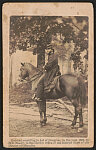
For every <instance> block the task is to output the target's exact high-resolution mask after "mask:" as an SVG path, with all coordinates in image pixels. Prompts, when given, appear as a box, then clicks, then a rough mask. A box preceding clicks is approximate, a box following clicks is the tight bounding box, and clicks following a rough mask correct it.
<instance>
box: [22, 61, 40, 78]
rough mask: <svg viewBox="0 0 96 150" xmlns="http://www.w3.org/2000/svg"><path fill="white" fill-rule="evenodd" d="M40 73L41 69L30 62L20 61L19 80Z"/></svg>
mask: <svg viewBox="0 0 96 150" xmlns="http://www.w3.org/2000/svg"><path fill="white" fill-rule="evenodd" d="M37 73H38V74H42V70H40V69H38V68H36V67H34V66H33V65H32V64H30V63H21V68H20V75H19V76H20V78H21V80H24V79H26V80H27V79H29V80H30V79H31V78H32V77H33V76H34V75H35V74H37Z"/></svg>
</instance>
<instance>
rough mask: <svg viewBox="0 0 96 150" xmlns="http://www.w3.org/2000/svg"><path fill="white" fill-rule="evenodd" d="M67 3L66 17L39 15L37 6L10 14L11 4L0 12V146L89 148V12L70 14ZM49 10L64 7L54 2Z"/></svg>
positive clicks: (90, 36) (91, 56)
mask: <svg viewBox="0 0 96 150" xmlns="http://www.w3.org/2000/svg"><path fill="white" fill-rule="evenodd" d="M69 4H70V8H71V10H70V13H67V15H64V13H56V14H53V13H52V14H50V15H49V14H48V13H45V14H42V13H44V10H43V9H41V10H40V11H41V12H42V13H40V14H39V12H38V10H37V8H38V9H39V6H40V8H43V6H42V5H44V6H45V4H44V3H43V4H37V8H36V10H35V12H34V11H33V12H32V13H29V15H28V13H26V11H25V12H24V10H25V9H26V8H27V10H28V7H27V6H26V5H24V4H23V3H21V4H17V5H16V7H15V9H14V10H15V11H14V10H11V8H12V6H13V5H14V4H12V3H7V4H5V5H4V7H3V10H5V8H7V9H6V13H5V14H3V22H4V24H3V27H4V28H3V33H4V34H3V45H4V43H5V44H6V43H7V45H4V49H3V58H4V60H3V71H4V74H3V76H4V77H3V79H5V80H3V84H4V86H3V87H4V90H3V91H5V90H7V91H6V94H4V95H6V96H4V97H5V99H4V98H3V105H4V112H3V113H4V127H3V128H4V132H3V136H4V137H5V138H6V135H5V133H6V131H7V138H8V139H6V140H5V138H4V140H5V141H3V142H4V143H5V144H4V145H5V147H6V146H7V147H9V148H17V147H72V146H73V147H83V146H84V147H88V146H89V147H91V146H92V145H93V143H94V141H93V140H94V135H93V133H94V130H93V129H94V122H93V120H94V114H93V112H94V103H93V101H94V98H93V68H94V66H93V49H92V48H93V30H92V29H93V28H92V29H90V28H91V27H90V16H91V17H93V16H92V15H93V14H92V13H90V14H88V15H86V13H85V15H84V14H83V15H82V12H83V10H82V9H84V6H85V5H83V4H82V5H80V6H81V7H82V6H83V7H82V8H81V10H82V11H81V10H79V11H80V12H79V11H78V12H77V14H76V12H75V13H71V12H74V11H73V10H75V9H76V8H77V7H79V5H78V4H77V5H74V4H72V5H71V3H69ZM27 5H28V4H27ZM34 5H35V4H31V7H32V8H33V7H34ZM50 5H51V6H52V7H51V9H52V8H53V4H48V5H47V6H48V7H46V8H47V11H51V10H48V8H49V6H50ZM21 6H22V7H21ZM28 6H29V5H28ZM88 6H91V5H88ZM31 7H30V10H31ZM54 7H56V9H57V10H58V12H59V11H60V9H63V8H65V4H63V6H62V4H60V6H59V3H54ZM67 7H69V5H68V4H67ZM20 8H21V12H22V13H21V12H20V11H19V10H20ZM89 8H90V10H91V9H92V7H89ZM9 9H10V11H9V12H11V13H9V15H8V16H7V10H9ZM53 9H55V8H53ZM16 10H18V11H17V12H18V13H16ZM36 11H37V12H36ZM64 11H66V9H65V10H64ZM76 11H77V9H76ZM12 12H13V14H12ZM60 12H61V11H60ZM62 12H63V11H62ZM85 12H88V10H86V11H85ZM15 13H16V14H15ZM35 13H37V14H35ZM80 13H81V15H80ZM7 25H8V27H7ZM5 27H6V30H5ZM6 35H7V36H6ZM6 39H7V41H6ZM91 39H92V40H91ZM5 41H6V42H5ZM90 41H91V42H90ZM90 45H91V46H90ZM6 63H7V65H6V68H7V69H5V67H4V66H5V64H6ZM7 73H8V74H7ZM5 81H6V82H5ZM90 88H91V92H90ZM92 109H93V110H92ZM90 115H91V116H90ZM90 117H91V119H90ZM6 118H7V119H6ZM90 124H91V126H90Z"/></svg>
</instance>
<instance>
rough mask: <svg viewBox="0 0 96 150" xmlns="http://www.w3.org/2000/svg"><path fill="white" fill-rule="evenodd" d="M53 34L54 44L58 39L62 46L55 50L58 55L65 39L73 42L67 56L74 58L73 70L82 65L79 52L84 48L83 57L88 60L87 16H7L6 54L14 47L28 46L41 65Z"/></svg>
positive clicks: (63, 53)
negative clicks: (8, 27)
mask: <svg viewBox="0 0 96 150" xmlns="http://www.w3.org/2000/svg"><path fill="white" fill-rule="evenodd" d="M58 35H60V38H59V39H58ZM54 37H55V38H57V41H56V42H55V44H57V43H58V42H59V44H60V42H61V47H64V49H63V50H62V49H57V52H58V53H59V54H60V53H61V55H64V56H65V53H66V48H65V46H64V45H65V43H66V42H67V43H69V44H70V42H71V41H73V43H74V44H75V48H74V52H72V54H71V57H70V59H72V60H73V61H74V69H76V68H77V67H79V66H80V65H81V64H82V61H81V56H80V55H81V53H82V52H83V51H85V50H86V55H85V56H84V58H85V59H88V18H87V17H82V16H81V17H80V16H79V17H77V16H76V17H61V16H59V17H57V16H11V18H10V54H12V53H13V52H15V51H16V49H19V50H21V49H22V50H24V51H26V50H27V49H28V48H30V47H31V48H32V51H33V53H34V54H36V53H38V54H39V55H38V56H39V57H40V59H41V63H42V62H43V64H44V52H45V49H47V47H48V45H49V44H52V40H53V38H54ZM53 45H54V44H53ZM81 66H82V65H81Z"/></svg>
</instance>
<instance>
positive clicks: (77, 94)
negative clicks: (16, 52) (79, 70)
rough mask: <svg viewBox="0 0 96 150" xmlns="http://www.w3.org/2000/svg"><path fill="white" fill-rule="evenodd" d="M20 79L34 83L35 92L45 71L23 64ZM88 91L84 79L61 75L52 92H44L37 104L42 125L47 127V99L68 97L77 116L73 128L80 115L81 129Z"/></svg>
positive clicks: (33, 89) (71, 75)
mask: <svg viewBox="0 0 96 150" xmlns="http://www.w3.org/2000/svg"><path fill="white" fill-rule="evenodd" d="M21 64H22V66H21V69H20V71H21V73H20V77H21V78H22V79H23V80H25V79H26V80H29V81H31V82H32V91H35V89H36V86H37V84H38V82H39V81H40V79H41V78H42V75H43V74H44V73H43V71H41V70H39V69H38V68H36V67H34V66H33V65H31V64H29V63H24V64H23V63H21ZM86 93H87V91H86V86H85V82H84V80H83V78H82V77H77V76H75V75H73V74H64V75H60V76H59V77H58V79H57V80H56V81H55V86H54V88H53V89H52V90H51V91H49V92H48V91H47V92H46V90H44V92H43V100H42V101H39V102H37V104H38V107H39V112H40V123H41V125H45V124H46V121H47V118H46V99H59V98H63V97H65V96H67V98H68V99H69V100H70V101H71V102H72V104H73V106H74V107H75V115H74V119H73V121H72V126H74V125H76V120H77V117H78V115H79V127H82V126H83V116H82V108H83V107H84V106H85V104H86V102H87V94H86Z"/></svg>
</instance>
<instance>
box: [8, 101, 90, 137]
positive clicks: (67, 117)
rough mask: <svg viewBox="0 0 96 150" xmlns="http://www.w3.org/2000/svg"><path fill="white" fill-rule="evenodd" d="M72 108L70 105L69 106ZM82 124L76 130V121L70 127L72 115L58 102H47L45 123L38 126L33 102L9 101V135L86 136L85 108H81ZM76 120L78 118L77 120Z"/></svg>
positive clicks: (36, 108)
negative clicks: (72, 126)
mask: <svg viewBox="0 0 96 150" xmlns="http://www.w3.org/2000/svg"><path fill="white" fill-rule="evenodd" d="M69 107H70V109H73V107H72V106H69ZM83 117H84V126H83V128H82V130H81V131H80V132H78V125H79V124H78V123H77V125H76V126H75V127H74V129H72V128H71V123H72V120H73V115H72V114H71V113H70V112H69V111H68V109H67V108H64V106H63V107H62V108H61V107H60V106H59V105H58V103H55V102H47V124H46V126H43V127H40V122H39V120H40V118H39V112H38V107H37V104H36V103H35V102H31V103H22V104H18V103H12V102H11V103H10V107H9V118H10V119H9V136H10V137H87V130H88V120H87V118H88V117H87V108H85V109H84V110H83ZM77 122H78V120H77Z"/></svg>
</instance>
